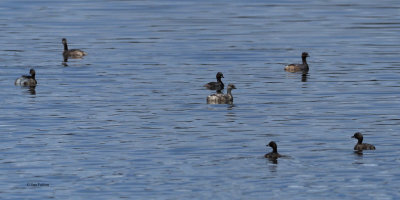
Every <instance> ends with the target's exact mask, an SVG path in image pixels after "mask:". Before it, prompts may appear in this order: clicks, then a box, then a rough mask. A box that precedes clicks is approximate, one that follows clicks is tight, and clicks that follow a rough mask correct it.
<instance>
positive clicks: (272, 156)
mask: <svg viewBox="0 0 400 200" xmlns="http://www.w3.org/2000/svg"><path fill="white" fill-rule="evenodd" d="M266 146H267V147H268V146H269V147H271V148H272V152H269V153H267V154H265V155H264V158H269V159H273V160H275V159H278V158H279V157H282V155H281V154H279V153H278V146H277V145H276V143H275V142H274V141H271V142H269V144H268V145H266Z"/></svg>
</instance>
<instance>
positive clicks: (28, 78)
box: [14, 38, 87, 87]
mask: <svg viewBox="0 0 400 200" xmlns="http://www.w3.org/2000/svg"><path fill="white" fill-rule="evenodd" d="M61 42H62V44H63V45H64V51H63V57H64V60H65V59H68V58H82V57H83V56H86V55H87V53H86V52H84V51H82V50H80V49H68V44H67V39H65V38H63V39H62V40H61ZM29 74H30V75H22V76H21V77H20V78H17V80H15V82H14V84H15V85H19V86H27V87H35V86H36V85H37V81H36V71H35V70H34V69H30V70H29Z"/></svg>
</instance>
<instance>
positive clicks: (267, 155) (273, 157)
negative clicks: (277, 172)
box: [264, 152, 281, 159]
mask: <svg viewBox="0 0 400 200" xmlns="http://www.w3.org/2000/svg"><path fill="white" fill-rule="evenodd" d="M279 157H281V155H280V154H279V153H275V152H270V153H267V154H265V155H264V158H270V159H277V158H279Z"/></svg>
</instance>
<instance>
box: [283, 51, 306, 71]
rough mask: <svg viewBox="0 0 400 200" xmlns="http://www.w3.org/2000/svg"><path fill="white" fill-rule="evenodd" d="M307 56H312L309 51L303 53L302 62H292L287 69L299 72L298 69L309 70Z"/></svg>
mask: <svg viewBox="0 0 400 200" xmlns="http://www.w3.org/2000/svg"><path fill="white" fill-rule="evenodd" d="M307 57H310V56H309V55H308V53H307V52H303V53H302V54H301V59H302V61H303V63H302V64H290V65H287V66H286V67H285V71H288V72H298V71H308V70H309V68H308V64H307Z"/></svg>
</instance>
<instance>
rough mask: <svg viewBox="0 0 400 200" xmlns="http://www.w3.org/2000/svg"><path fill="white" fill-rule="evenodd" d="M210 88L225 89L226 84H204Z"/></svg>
mask: <svg viewBox="0 0 400 200" xmlns="http://www.w3.org/2000/svg"><path fill="white" fill-rule="evenodd" d="M204 87H206V88H207V89H209V90H223V89H224V84H223V83H219V82H209V83H207V84H205V85H204Z"/></svg>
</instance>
